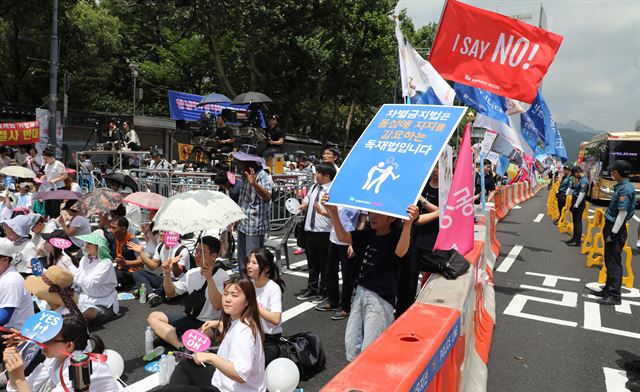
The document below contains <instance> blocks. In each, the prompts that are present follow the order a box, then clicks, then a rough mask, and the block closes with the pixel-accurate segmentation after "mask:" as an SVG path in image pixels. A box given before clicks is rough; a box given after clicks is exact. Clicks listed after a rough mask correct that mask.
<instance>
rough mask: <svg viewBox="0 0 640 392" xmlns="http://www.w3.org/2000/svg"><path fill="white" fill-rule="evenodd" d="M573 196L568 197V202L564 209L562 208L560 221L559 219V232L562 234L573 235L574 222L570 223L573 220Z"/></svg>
mask: <svg viewBox="0 0 640 392" xmlns="http://www.w3.org/2000/svg"><path fill="white" fill-rule="evenodd" d="M571 199H572V196H571V195H568V196H567V201H566V202H565V203H564V207H562V212H561V213H560V219H558V231H559V232H560V233H573V222H571V221H569V218H571V202H572V200H571Z"/></svg>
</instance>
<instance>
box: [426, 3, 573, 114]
mask: <svg viewBox="0 0 640 392" xmlns="http://www.w3.org/2000/svg"><path fill="white" fill-rule="evenodd" d="M561 43H562V36H560V35H558V34H554V33H551V32H549V31H546V30H543V29H541V28H538V27H535V26H532V25H530V24H527V23H524V22H521V21H519V20H516V19H513V18H509V17H507V16H504V15H500V14H497V13H495V12H490V11H487V10H483V9H481V8H476V7H473V6H470V5H468V4H464V3H460V2H459V1H456V0H449V1H447V5H446V7H445V10H444V13H443V15H442V19H441V21H440V26H439V28H438V33H437V34H436V38H435V42H434V43H433V47H432V48H431V56H430V57H429V61H430V62H431V64H432V65H433V67H434V68H435V69H436V70H437V71H438V72H439V73H440V75H442V76H443V77H444V78H445V79H450V80H454V81H456V82H459V83H464V84H466V85H469V86H473V87H478V88H481V89H484V90H487V91H490V92H492V93H494V94H498V95H501V96H503V97H507V98H513V99H517V100H519V101H524V102H529V103H531V102H533V101H534V100H535V98H536V94H537V91H538V86H539V85H540V82H541V81H542V78H543V76H544V75H545V74H546V73H547V70H548V68H549V65H551V62H552V61H553V59H554V57H555V55H556V52H557V51H558V48H559V47H560V44H561Z"/></svg>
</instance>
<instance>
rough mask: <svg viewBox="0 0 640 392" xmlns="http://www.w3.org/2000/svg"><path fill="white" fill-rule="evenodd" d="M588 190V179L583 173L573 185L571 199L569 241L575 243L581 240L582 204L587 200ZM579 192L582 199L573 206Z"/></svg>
mask: <svg viewBox="0 0 640 392" xmlns="http://www.w3.org/2000/svg"><path fill="white" fill-rule="evenodd" d="M588 192H589V181H587V179H586V177H585V176H584V175H583V176H582V177H581V178H580V179H579V180H578V181H577V183H576V185H575V186H574V187H573V193H572V195H573V197H572V200H571V203H572V205H571V218H572V219H573V236H572V237H571V240H570V241H573V242H575V243H577V244H579V243H581V241H582V213H583V212H584V206H585V203H586V200H587V193H588ZM580 193H584V199H582V201H581V202H580V204H579V205H578V207H577V208H576V207H574V206H575V205H576V201H577V200H578V195H579V194H580Z"/></svg>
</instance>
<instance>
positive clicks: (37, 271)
mask: <svg viewBox="0 0 640 392" xmlns="http://www.w3.org/2000/svg"><path fill="white" fill-rule="evenodd" d="M43 272H44V267H43V266H42V261H40V259H38V258H35V257H34V258H32V259H31V273H32V274H33V276H40V275H42V273H43Z"/></svg>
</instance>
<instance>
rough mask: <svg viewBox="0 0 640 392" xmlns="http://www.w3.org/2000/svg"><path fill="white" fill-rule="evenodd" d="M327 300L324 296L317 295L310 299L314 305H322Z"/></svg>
mask: <svg viewBox="0 0 640 392" xmlns="http://www.w3.org/2000/svg"><path fill="white" fill-rule="evenodd" d="M327 299H328V298H327V296H326V295H323V294H318V295H316V296H315V297H314V298H312V299H311V303H314V304H321V303H323V302H326V301H327Z"/></svg>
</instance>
